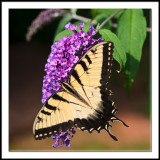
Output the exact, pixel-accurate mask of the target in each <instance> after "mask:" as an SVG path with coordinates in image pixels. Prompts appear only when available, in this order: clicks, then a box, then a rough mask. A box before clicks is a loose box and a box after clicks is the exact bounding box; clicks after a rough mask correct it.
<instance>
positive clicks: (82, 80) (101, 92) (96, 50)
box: [68, 42, 124, 140]
mask: <svg viewBox="0 0 160 160" xmlns="http://www.w3.org/2000/svg"><path fill="white" fill-rule="evenodd" d="M112 59H113V43H112V42H102V43H99V44H97V45H95V46H94V47H93V48H91V49H90V50H89V51H87V52H86V54H85V55H84V56H83V57H82V58H81V59H80V60H79V61H78V63H77V64H76V65H75V67H74V68H73V69H72V71H71V74H70V77H69V80H68V83H69V84H70V85H71V86H72V87H73V88H74V89H75V91H76V92H77V93H78V94H79V95H81V96H82V97H83V99H84V100H85V101H86V102H87V103H88V104H89V107H90V108H92V112H89V113H88V115H87V117H85V118H82V117H78V116H76V117H75V120H74V122H75V126H77V127H78V128H80V129H81V130H88V131H89V132H92V131H93V130H97V131H98V132H99V131H100V130H101V129H105V130H106V131H107V132H108V133H109V135H110V136H111V137H112V138H113V139H115V140H117V139H116V138H115V137H114V136H113V135H112V134H111V133H110V132H109V130H108V127H109V126H110V124H109V121H111V120H112V121H113V120H119V119H118V118H117V117H115V115H114V114H115V112H116V110H117V109H116V108H115V106H114V102H112V101H110V100H109V99H108V96H109V95H110V94H111V91H109V90H108V89H107V88H106V85H107V83H108V81H109V78H110V73H111V65H112ZM83 109H84V108H81V112H82V113H85V111H84V110H83ZM119 121H121V120H119ZM121 122H122V121H121ZM122 123H124V122H122Z"/></svg>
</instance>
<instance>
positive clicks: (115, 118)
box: [112, 116, 129, 127]
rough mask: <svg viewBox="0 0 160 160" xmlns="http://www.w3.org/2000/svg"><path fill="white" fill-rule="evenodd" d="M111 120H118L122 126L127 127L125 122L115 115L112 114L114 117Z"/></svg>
mask: <svg viewBox="0 0 160 160" xmlns="http://www.w3.org/2000/svg"><path fill="white" fill-rule="evenodd" d="M112 120H117V121H120V122H121V123H122V124H123V125H124V126H126V127H129V126H128V125H127V124H126V123H124V122H123V121H122V120H120V119H119V118H117V117H116V116H114V119H112Z"/></svg>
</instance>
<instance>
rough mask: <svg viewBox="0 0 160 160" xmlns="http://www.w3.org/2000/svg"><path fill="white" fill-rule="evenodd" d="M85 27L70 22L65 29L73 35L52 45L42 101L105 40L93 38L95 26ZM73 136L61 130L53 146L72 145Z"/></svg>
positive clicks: (57, 88)
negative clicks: (85, 30)
mask: <svg viewBox="0 0 160 160" xmlns="http://www.w3.org/2000/svg"><path fill="white" fill-rule="evenodd" d="M83 28H84V23H80V24H78V25H77V26H75V25H74V24H71V23H70V22H69V23H68V24H66V25H65V29H69V30H72V31H73V33H72V34H71V36H64V37H62V38H61V39H60V40H59V41H56V42H55V43H54V44H53V45H52V46H51V53H50V54H49V57H48V59H47V64H46V65H45V71H46V75H45V76H44V79H43V87H42V93H43V97H42V103H45V101H46V100H47V99H48V97H50V96H51V95H52V94H53V93H54V92H56V91H57V90H59V89H61V88H62V86H61V84H60V81H63V82H66V81H67V80H68V77H69V75H70V71H71V69H72V68H73V67H74V65H75V64H76V63H77V61H78V60H79V59H80V58H81V57H82V56H83V55H84V53H86V52H87V51H88V50H89V49H90V48H91V47H92V46H93V45H94V43H95V42H98V43H100V42H102V41H103V39H102V38H99V39H93V38H92V36H93V35H95V34H96V33H95V31H94V27H93V26H89V31H88V33H85V32H84V31H83ZM69 131H70V132H72V133H73V134H74V133H75V131H74V129H73V128H71V129H70V130H69ZM69 136H70V137H69ZM71 137H73V135H71V134H69V132H68V131H66V132H62V131H60V134H59V135H55V136H52V138H53V139H54V140H55V144H54V145H53V147H57V146H58V145H60V146H62V144H65V146H66V147H70V141H71Z"/></svg>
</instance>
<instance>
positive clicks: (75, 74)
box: [72, 70, 83, 86]
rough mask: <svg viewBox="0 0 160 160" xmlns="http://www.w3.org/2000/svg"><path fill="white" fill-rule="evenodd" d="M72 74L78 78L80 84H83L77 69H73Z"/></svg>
mask: <svg viewBox="0 0 160 160" xmlns="http://www.w3.org/2000/svg"><path fill="white" fill-rule="evenodd" d="M72 76H73V77H74V78H75V79H76V80H77V82H78V83H79V84H80V85H82V86H83V84H82V82H81V80H80V78H79V75H78V73H77V71H76V70H73V71H72Z"/></svg>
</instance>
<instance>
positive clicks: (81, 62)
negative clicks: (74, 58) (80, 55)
mask: <svg viewBox="0 0 160 160" xmlns="http://www.w3.org/2000/svg"><path fill="white" fill-rule="evenodd" d="M78 64H80V65H81V66H82V68H83V69H84V71H87V70H88V67H87V66H86V63H85V62H84V61H80V62H79V63H78Z"/></svg>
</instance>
